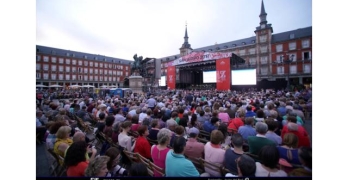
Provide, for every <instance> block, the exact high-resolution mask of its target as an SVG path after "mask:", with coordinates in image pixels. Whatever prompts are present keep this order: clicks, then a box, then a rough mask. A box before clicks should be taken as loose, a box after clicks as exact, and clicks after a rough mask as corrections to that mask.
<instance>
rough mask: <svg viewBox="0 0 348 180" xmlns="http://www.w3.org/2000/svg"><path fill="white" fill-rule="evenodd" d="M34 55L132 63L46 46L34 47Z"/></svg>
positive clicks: (130, 61)
mask: <svg viewBox="0 0 348 180" xmlns="http://www.w3.org/2000/svg"><path fill="white" fill-rule="evenodd" d="M36 53H41V54H47V55H57V56H65V57H70V58H77V59H86V58H85V56H87V60H93V61H102V62H112V63H121V64H130V63H132V62H133V60H127V59H120V58H115V57H109V56H103V55H99V54H90V53H84V52H78V51H71V50H66V49H59V48H54V47H47V46H41V45H36ZM67 53H69V56H67ZM73 55H74V56H73ZM95 58H97V59H95Z"/></svg>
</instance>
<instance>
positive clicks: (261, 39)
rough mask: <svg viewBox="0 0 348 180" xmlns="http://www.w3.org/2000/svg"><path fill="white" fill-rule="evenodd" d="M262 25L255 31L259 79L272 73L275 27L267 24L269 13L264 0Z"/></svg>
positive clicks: (261, 14)
mask: <svg viewBox="0 0 348 180" xmlns="http://www.w3.org/2000/svg"><path fill="white" fill-rule="evenodd" d="M259 17H260V25H259V26H257V27H256V30H255V31H254V32H255V34H256V47H255V48H256V55H257V57H256V60H257V74H258V75H257V79H258V81H259V80H261V79H264V78H267V77H268V75H269V74H271V68H272V67H271V66H272V64H271V63H270V62H271V53H270V52H271V40H272V33H273V28H272V24H267V13H266V11H265V6H264V4H263V0H262V1H261V12H260V15H259Z"/></svg>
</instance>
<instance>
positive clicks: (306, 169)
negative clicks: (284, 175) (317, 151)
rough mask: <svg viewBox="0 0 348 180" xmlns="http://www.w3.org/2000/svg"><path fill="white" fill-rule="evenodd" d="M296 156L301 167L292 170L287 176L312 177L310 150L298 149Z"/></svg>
mask: <svg viewBox="0 0 348 180" xmlns="http://www.w3.org/2000/svg"><path fill="white" fill-rule="evenodd" d="M298 156H299V159H300V162H301V164H302V166H303V167H302V168H297V169H294V170H293V171H291V172H290V173H289V176H312V148H311V147H300V148H299V149H298Z"/></svg>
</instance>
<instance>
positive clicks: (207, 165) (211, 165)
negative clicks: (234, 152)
mask: <svg viewBox="0 0 348 180" xmlns="http://www.w3.org/2000/svg"><path fill="white" fill-rule="evenodd" d="M199 161H200V164H201V166H203V167H204V169H206V168H207V169H210V170H212V171H214V172H216V173H217V174H219V175H220V177H221V176H222V174H223V171H222V165H218V164H215V163H211V162H208V161H206V160H205V159H203V158H199Z"/></svg>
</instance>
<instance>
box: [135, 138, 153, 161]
mask: <svg viewBox="0 0 348 180" xmlns="http://www.w3.org/2000/svg"><path fill="white" fill-rule="evenodd" d="M134 152H135V153H139V154H140V155H142V156H143V157H145V158H148V159H150V158H151V145H150V143H149V141H147V139H146V138H145V137H143V136H139V137H138V138H137V141H136V143H135V147H134Z"/></svg>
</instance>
